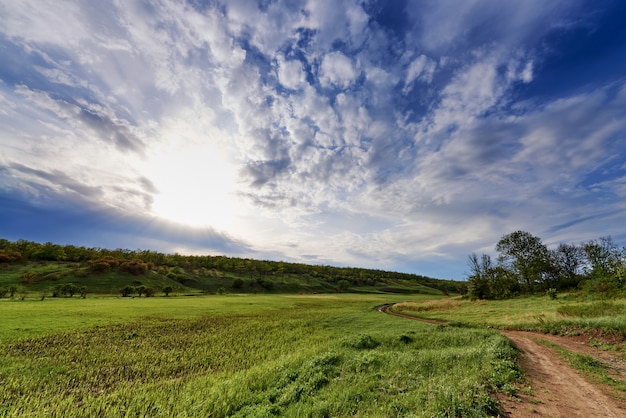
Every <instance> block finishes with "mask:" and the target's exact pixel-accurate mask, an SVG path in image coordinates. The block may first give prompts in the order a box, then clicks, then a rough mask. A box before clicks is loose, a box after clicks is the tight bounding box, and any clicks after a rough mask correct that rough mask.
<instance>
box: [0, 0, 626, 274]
mask: <svg viewBox="0 0 626 418" xmlns="http://www.w3.org/2000/svg"><path fill="white" fill-rule="evenodd" d="M624 19H626V3H625V2H622V1H617V0H616V1H609V0H607V1H597V0H595V1H582V0H564V1H558V0H555V1H550V2H546V1H544V0H524V1H502V0H472V1H467V0H458V1H456V0H432V1H428V0H422V1H410V0H407V1H400V0H398V1H362V0H358V1H357V0H332V1H331V0H310V1H298V0H291V1H271V0H266V1H263V0H259V1H248V0H228V1H218V0H211V1H201V0H196V1H187V2H182V1H168V0H161V1H133V0H127V1H102V2H93V1H61V0H55V1H54V2H53V1H43V0H20V1H17V0H16V1H11V0H0V236H1V237H2V238H7V239H11V240H14V239H19V238H23V239H28V240H34V241H41V242H45V241H52V242H56V243H60V244H75V245H85V246H96V247H107V248H129V249H137V248H141V249H154V250H158V251H164V252H179V253H183V254H224V255H230V256H238V257H251V258H259V259H273V260H286V261H296V262H306V263H316V264H332V265H347V266H359V267H371V268H377V269H386V270H396V271H404V272H414V273H418V274H424V275H429V276H433V277H440V278H452V279H463V278H464V275H465V272H466V271H467V265H466V259H467V255H468V254H469V253H472V252H477V253H481V252H487V253H493V248H494V246H495V243H496V242H497V241H498V239H499V238H500V237H502V236H503V235H505V234H507V233H510V232H513V231H515V230H519V229H521V230H525V231H528V232H531V233H532V234H535V235H537V236H539V237H541V238H542V239H543V241H544V242H545V243H546V244H548V245H549V246H554V245H557V244H558V243H559V242H569V243H576V242H582V241H586V240H590V239H594V238H598V237H600V236H606V235H611V236H612V237H613V239H614V240H615V241H616V242H618V243H620V244H621V245H624V244H625V243H626V228H625V227H624V225H626V29H625V25H624V24H623V22H624Z"/></svg>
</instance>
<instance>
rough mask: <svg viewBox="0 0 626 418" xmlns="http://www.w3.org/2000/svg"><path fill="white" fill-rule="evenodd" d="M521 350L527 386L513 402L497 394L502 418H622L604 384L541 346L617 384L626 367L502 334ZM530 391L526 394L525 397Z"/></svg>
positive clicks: (599, 355)
mask: <svg viewBox="0 0 626 418" xmlns="http://www.w3.org/2000/svg"><path fill="white" fill-rule="evenodd" d="M377 310H378V311H379V312H383V313H388V314H391V315H396V316H400V317H403V318H407V319H412V320H418V321H425V322H429V323H434V324H444V323H445V322H442V321H436V320H425V319H422V318H417V317H415V316H410V315H403V314H400V313H396V312H393V311H392V310H391V305H382V306H379V307H377ZM501 332H502V334H504V335H505V336H506V337H507V338H509V340H511V342H512V343H513V344H514V345H515V347H516V348H517V349H518V350H519V351H520V354H521V355H520V366H521V368H522V371H523V373H524V377H525V379H526V381H527V382H528V384H527V386H530V389H531V390H530V391H527V390H524V388H521V390H520V391H519V392H518V394H517V396H516V397H514V398H513V397H509V396H506V395H504V394H499V395H498V397H497V398H498V401H499V402H500V406H501V410H502V415H503V416H504V417H510V418H517V417H562V418H570V417H585V418H591V417H602V418H613V417H615V418H621V417H626V403H625V402H624V400H623V396H621V400H620V395H619V394H617V393H615V391H613V390H611V389H610V388H608V387H604V386H603V385H596V384H591V383H589V382H588V381H587V380H585V379H583V378H582V377H581V376H580V375H579V374H578V373H577V372H576V371H574V370H573V369H572V368H571V367H570V366H569V365H568V364H567V363H566V361H565V360H563V359H562V358H561V356H560V355H559V354H558V353H556V352H555V351H554V350H553V349H552V348H549V347H547V346H546V345H545V344H542V343H541V342H540V341H547V342H549V343H552V344H555V345H558V346H560V347H562V348H564V349H566V350H568V351H572V352H576V353H579V354H584V355H588V356H591V357H594V358H596V359H599V360H601V361H603V362H604V363H605V364H606V365H607V367H609V369H610V371H611V372H612V373H613V375H614V377H615V378H616V379H620V380H623V381H625V380H626V362H625V361H624V360H623V359H620V358H618V357H616V356H613V355H611V354H610V353H608V352H605V351H602V350H599V349H595V348H593V347H590V346H589V345H587V344H586V343H585V342H584V341H582V340H581V339H577V338H570V337H561V336H556V335H547V334H540V333H534V332H526V331H501ZM529 392H530V393H529Z"/></svg>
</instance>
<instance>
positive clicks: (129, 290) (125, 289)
mask: <svg viewBox="0 0 626 418" xmlns="http://www.w3.org/2000/svg"><path fill="white" fill-rule="evenodd" d="M135 291H136V290H135V287H134V286H130V285H127V286H124V287H123V288H122V289H120V293H121V294H122V297H123V298H126V297H128V296H130V295H132V294H133V293H135Z"/></svg>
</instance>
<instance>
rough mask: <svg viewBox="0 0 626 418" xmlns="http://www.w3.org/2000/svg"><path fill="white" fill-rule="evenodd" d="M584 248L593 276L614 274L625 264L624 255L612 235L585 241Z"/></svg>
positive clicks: (602, 276) (600, 276)
mask: <svg viewBox="0 0 626 418" xmlns="http://www.w3.org/2000/svg"><path fill="white" fill-rule="evenodd" d="M583 248H584V251H585V255H586V256H587V262H588V263H589V265H588V269H589V270H590V271H589V273H590V275H591V277H592V278H608V277H610V276H614V275H615V274H616V273H617V271H618V270H619V268H620V267H622V266H623V265H624V260H623V256H624V255H623V254H622V251H620V249H619V248H618V246H617V245H616V244H615V243H614V242H613V239H612V238H611V237H610V236H607V237H600V238H599V239H598V240H591V241H589V242H587V243H585V244H584V247H583Z"/></svg>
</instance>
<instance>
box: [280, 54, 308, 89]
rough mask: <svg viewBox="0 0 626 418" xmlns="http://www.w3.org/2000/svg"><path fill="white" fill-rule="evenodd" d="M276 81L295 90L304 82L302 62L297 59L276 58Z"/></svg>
mask: <svg viewBox="0 0 626 418" xmlns="http://www.w3.org/2000/svg"><path fill="white" fill-rule="evenodd" d="M278 81H280V84H282V85H283V86H285V87H287V88H289V89H293V90H297V89H299V88H301V87H302V85H303V84H304V83H305V82H306V75H305V73H304V70H303V68H302V63H301V62H300V61H298V60H285V59H284V58H282V57H279V58H278Z"/></svg>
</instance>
